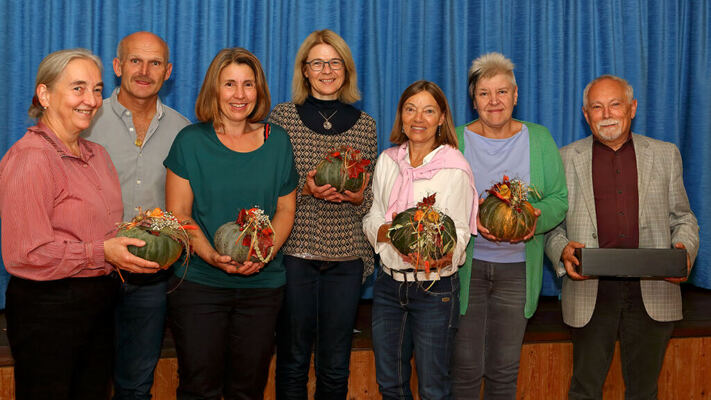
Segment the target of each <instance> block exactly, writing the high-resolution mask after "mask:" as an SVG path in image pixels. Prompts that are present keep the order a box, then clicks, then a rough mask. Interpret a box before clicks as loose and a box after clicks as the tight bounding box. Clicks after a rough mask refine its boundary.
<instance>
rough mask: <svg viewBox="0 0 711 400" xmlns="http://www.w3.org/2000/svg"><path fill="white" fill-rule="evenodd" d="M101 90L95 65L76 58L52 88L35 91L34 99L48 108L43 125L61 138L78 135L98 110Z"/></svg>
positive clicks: (99, 78) (43, 87) (44, 86)
mask: <svg viewBox="0 0 711 400" xmlns="http://www.w3.org/2000/svg"><path fill="white" fill-rule="evenodd" d="M103 88H104V83H103V82H102V80H101V71H99V67H98V66H97V65H96V64H95V63H94V61H92V60H89V59H84V58H75V59H74V60H72V61H70V62H69V64H67V66H66V67H65V68H64V71H62V73H61V75H60V76H59V78H58V79H57V81H56V82H55V83H53V84H52V86H51V87H47V86H46V85H44V84H42V85H39V86H38V87H37V91H36V94H37V98H38V99H39V100H40V103H41V104H42V106H44V107H47V109H46V110H45V111H44V113H43V115H42V119H41V120H42V122H43V123H45V124H46V125H47V126H49V127H50V128H51V129H52V130H53V131H54V133H56V134H57V135H58V136H60V137H61V138H66V137H68V136H73V135H78V134H79V133H80V132H81V131H83V130H84V129H86V128H88V127H89V125H90V124H91V119H92V118H93V117H94V115H95V114H96V111H97V110H98V109H99V107H101V104H102V101H103V100H102V95H101V92H102V90H103Z"/></svg>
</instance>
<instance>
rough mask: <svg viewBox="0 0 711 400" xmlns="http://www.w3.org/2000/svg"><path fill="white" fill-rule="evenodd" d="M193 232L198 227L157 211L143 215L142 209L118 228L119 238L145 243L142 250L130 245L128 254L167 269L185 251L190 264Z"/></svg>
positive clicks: (164, 212) (171, 214)
mask: <svg viewBox="0 0 711 400" xmlns="http://www.w3.org/2000/svg"><path fill="white" fill-rule="evenodd" d="M194 229H197V227H196V226H194V225H190V224H189V223H188V222H187V221H180V220H178V218H177V217H175V215H173V213H171V212H170V211H164V210H161V209H160V208H154V209H152V210H147V211H145V212H143V211H142V210H141V208H140V207H139V208H138V214H137V215H136V216H135V217H134V218H133V219H132V220H131V221H130V222H123V223H120V224H119V226H118V233H117V235H116V236H119V237H129V238H136V239H141V240H143V241H144V242H146V244H145V246H142V247H138V246H131V245H129V246H128V251H129V252H131V254H133V255H135V256H138V257H141V258H143V259H146V260H149V261H155V262H157V263H158V264H159V265H160V267H161V268H163V269H165V268H168V267H170V266H171V265H172V264H173V263H174V262H175V261H177V260H178V258H180V254H181V253H182V251H183V249H185V250H186V251H185V261H184V263H187V262H188V259H189V258H190V252H191V249H190V234H189V233H188V232H187V231H188V230H194ZM119 274H120V271H119ZM122 279H123V277H122Z"/></svg>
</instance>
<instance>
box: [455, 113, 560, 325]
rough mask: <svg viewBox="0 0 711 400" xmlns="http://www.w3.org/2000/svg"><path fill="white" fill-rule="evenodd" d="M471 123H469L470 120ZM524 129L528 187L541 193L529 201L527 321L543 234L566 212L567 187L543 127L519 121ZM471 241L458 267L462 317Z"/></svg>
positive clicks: (538, 278) (537, 287)
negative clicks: (533, 217)
mask: <svg viewBox="0 0 711 400" xmlns="http://www.w3.org/2000/svg"><path fill="white" fill-rule="evenodd" d="M472 122H473V121H472ZM520 122H521V123H523V124H525V125H526V127H528V133H529V146H530V151H531V167H530V168H531V182H530V183H531V185H532V186H533V187H534V188H536V190H537V191H538V193H540V194H541V196H542V198H541V199H540V200H533V199H531V205H533V207H535V208H537V209H539V210H541V215H540V217H538V221H537V222H536V233H535V235H533V238H531V240H529V241H527V242H526V307H525V308H524V314H525V316H526V318H531V316H532V315H533V313H534V312H536V308H537V307H538V295H539V294H540V293H541V284H542V281H543V245H544V243H545V240H544V238H543V235H544V234H545V233H546V232H548V231H549V230H551V229H553V228H555V227H556V226H557V225H558V224H559V223H560V222H561V221H563V218H564V217H565V213H566V212H567V211H568V187H567V185H566V182H565V170H564V169H563V161H562V160H561V158H560V153H559V152H558V146H556V144H555V141H554V140H553V137H552V136H551V134H550V132H549V131H548V129H547V128H546V127H545V126H542V125H538V124H534V123H531V122H525V121H520ZM469 124H471V122H470V123H468V124H466V125H462V126H458V127H457V139H458V140H459V150H460V151H461V152H462V153H463V152H464V146H465V144H464V128H465V127H466V126H467V125H469ZM473 254H474V238H473V237H472V239H471V240H470V241H469V244H468V245H467V258H466V261H465V262H464V265H462V266H461V267H460V268H459V279H460V282H461V285H460V290H459V304H460V306H459V312H460V313H461V314H462V315H464V313H465V312H466V311H467V306H468V305H469V281H470V279H471V275H472V256H473Z"/></svg>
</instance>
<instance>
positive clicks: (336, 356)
mask: <svg viewBox="0 0 711 400" xmlns="http://www.w3.org/2000/svg"><path fill="white" fill-rule="evenodd" d="M284 266H285V267H286V292H285V297H284V306H283V308H282V311H281V316H280V321H279V327H278V329H277V367H276V395H277V399H303V400H306V399H307V389H306V384H307V382H308V379H309V377H308V374H309V367H310V365H311V349H312V348H314V346H315V348H314V353H315V356H314V367H315V370H316V396H315V398H316V399H344V400H345V398H346V395H347V394H348V374H349V372H350V357H351V343H352V341H353V327H354V325H355V317H356V312H357V311H358V301H359V299H360V289H361V280H362V276H363V260H361V259H357V260H352V261H341V262H328V261H317V260H305V259H303V258H297V257H291V256H284Z"/></svg>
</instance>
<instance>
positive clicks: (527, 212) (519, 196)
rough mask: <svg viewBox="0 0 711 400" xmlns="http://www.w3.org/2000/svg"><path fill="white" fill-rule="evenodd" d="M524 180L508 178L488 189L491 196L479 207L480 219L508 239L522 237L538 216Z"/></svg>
mask: <svg viewBox="0 0 711 400" xmlns="http://www.w3.org/2000/svg"><path fill="white" fill-rule="evenodd" d="M529 191H531V189H530V188H529V187H528V185H526V184H525V183H524V182H522V181H521V180H520V179H513V180H509V177H508V176H506V175H504V179H503V180H502V181H501V182H499V183H496V184H494V185H493V186H492V187H491V189H488V190H487V193H489V196H488V197H487V198H486V199H485V200H484V203H482V204H481V205H480V206H479V220H480V221H481V224H482V225H483V226H484V227H485V228H486V229H488V230H489V233H491V234H492V235H494V236H496V237H497V238H499V239H501V240H505V241H511V240H520V239H522V238H523V237H524V236H526V235H527V234H528V233H529V232H531V228H533V224H534V223H535V222H536V215H535V211H534V209H533V206H532V205H531V203H529V202H528V192H529Z"/></svg>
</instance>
